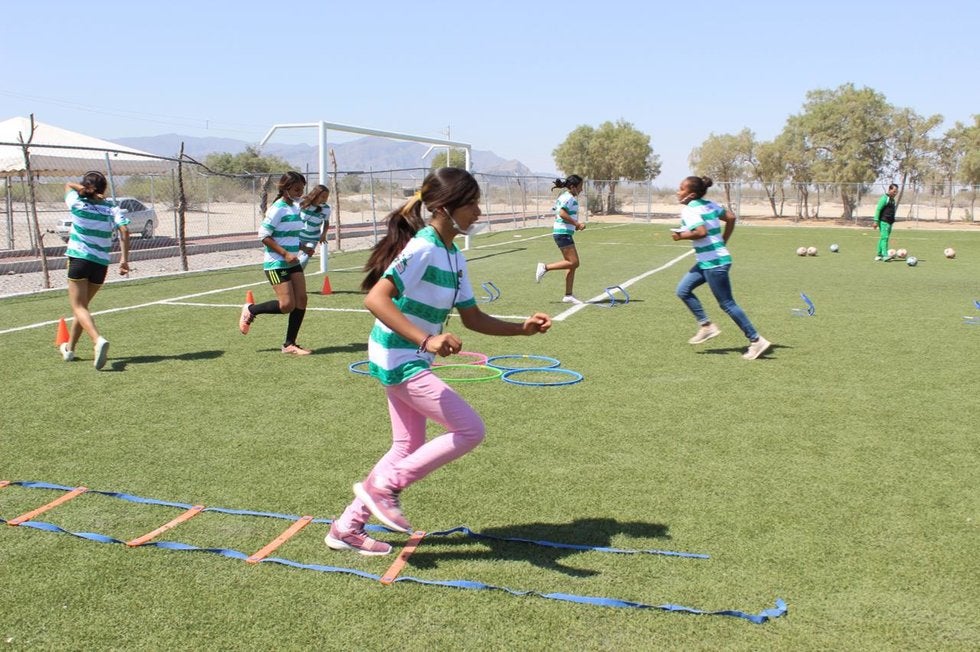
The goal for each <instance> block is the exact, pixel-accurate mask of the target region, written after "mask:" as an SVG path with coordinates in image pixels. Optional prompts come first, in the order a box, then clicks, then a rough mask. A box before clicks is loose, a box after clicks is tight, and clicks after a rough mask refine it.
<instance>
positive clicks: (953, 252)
mask: <svg viewBox="0 0 980 652" xmlns="http://www.w3.org/2000/svg"><path fill="white" fill-rule="evenodd" d="M943 255H944V256H946V257H947V258H956V250H955V249H953V248H952V247H946V248H945V249H943Z"/></svg>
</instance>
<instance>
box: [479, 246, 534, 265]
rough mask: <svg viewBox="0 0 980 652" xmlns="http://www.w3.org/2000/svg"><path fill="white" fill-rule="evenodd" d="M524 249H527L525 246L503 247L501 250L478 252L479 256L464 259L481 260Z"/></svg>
mask: <svg viewBox="0 0 980 652" xmlns="http://www.w3.org/2000/svg"><path fill="white" fill-rule="evenodd" d="M526 250H527V247H516V248H514V249H504V250H502V251H495V252H493V253H484V254H480V255H479V256H473V257H472V258H467V259H466V262H468V263H472V262H473V261H476V260H483V259H484V258H493V257H494V256H506V255H508V254H516V253H520V252H522V251H526Z"/></svg>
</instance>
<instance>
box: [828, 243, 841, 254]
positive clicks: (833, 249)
mask: <svg viewBox="0 0 980 652" xmlns="http://www.w3.org/2000/svg"><path fill="white" fill-rule="evenodd" d="M830 250H831V251H832V252H834V253H835V254H836V253H837V252H838V251H840V246H839V245H837V244H836V243H835V244H832V245H830Z"/></svg>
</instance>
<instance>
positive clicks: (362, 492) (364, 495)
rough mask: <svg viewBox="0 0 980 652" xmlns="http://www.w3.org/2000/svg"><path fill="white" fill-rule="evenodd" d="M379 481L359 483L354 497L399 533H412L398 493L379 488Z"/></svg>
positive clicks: (356, 485) (355, 486) (355, 488)
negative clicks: (377, 483)
mask: <svg viewBox="0 0 980 652" xmlns="http://www.w3.org/2000/svg"><path fill="white" fill-rule="evenodd" d="M376 482H377V480H372V481H371V482H368V483H364V482H358V483H357V484H355V485H354V495H355V496H357V497H358V498H359V499H360V500H361V502H363V503H364V504H365V505H366V506H367V508H368V509H370V510H371V513H372V514H374V517H375V518H376V519H378V520H379V521H381V522H382V523H384V524H385V525H387V526H388V527H390V528H391V529H392V530H398V531H399V532H411V531H412V526H411V525H409V524H408V520H406V519H405V516H404V515H403V514H402V508H401V505H400V504H399V502H398V494H399V493H400V492H398V491H392V490H391V489H387V488H383V487H378V486H377V485H376V484H375V483H376Z"/></svg>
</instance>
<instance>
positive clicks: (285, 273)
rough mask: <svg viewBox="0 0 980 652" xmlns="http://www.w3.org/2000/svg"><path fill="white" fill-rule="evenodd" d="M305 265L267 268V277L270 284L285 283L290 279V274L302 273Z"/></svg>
mask: <svg viewBox="0 0 980 652" xmlns="http://www.w3.org/2000/svg"><path fill="white" fill-rule="evenodd" d="M302 273H303V266H302V265H300V264H296V265H293V266H292V267H287V268H286V269H267V270H265V277H266V278H267V279H269V284H270V285H279V284H280V283H285V282H286V281H288V280H289V275H290V274H302Z"/></svg>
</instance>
